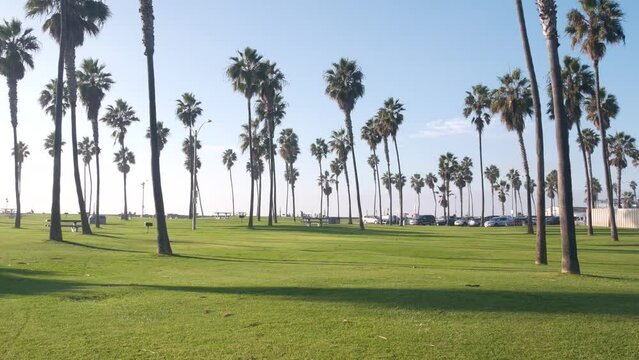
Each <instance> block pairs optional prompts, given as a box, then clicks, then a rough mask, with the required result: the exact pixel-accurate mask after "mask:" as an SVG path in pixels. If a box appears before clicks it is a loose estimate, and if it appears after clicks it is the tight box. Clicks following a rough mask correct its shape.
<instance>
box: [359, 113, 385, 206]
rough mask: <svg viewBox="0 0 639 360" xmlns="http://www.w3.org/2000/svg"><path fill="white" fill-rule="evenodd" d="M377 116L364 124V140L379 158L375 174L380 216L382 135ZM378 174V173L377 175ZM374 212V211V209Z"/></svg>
mask: <svg viewBox="0 0 639 360" xmlns="http://www.w3.org/2000/svg"><path fill="white" fill-rule="evenodd" d="M376 119H377V118H376V117H374V118H371V119H368V121H366V124H365V125H364V126H362V130H361V131H362V140H364V141H366V143H367V144H368V147H369V148H370V149H371V152H372V155H373V156H374V157H375V159H377V162H376V164H375V170H374V171H375V173H374V174H373V176H376V177H375V179H376V182H377V198H378V199H379V205H378V206H379V216H382V186H381V183H380V181H379V177H380V175H379V158H378V157H377V145H379V143H381V142H382V137H381V136H380V134H379V132H378V131H377V128H376V121H377V120H376ZM375 174H376V175H375ZM373 212H374V211H373Z"/></svg>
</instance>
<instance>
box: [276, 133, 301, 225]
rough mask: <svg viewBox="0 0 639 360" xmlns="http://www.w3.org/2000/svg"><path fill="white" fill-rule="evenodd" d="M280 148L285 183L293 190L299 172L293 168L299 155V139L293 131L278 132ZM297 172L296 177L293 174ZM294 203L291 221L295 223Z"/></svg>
mask: <svg viewBox="0 0 639 360" xmlns="http://www.w3.org/2000/svg"><path fill="white" fill-rule="evenodd" d="M277 143H278V145H279V146H280V147H279V149H280V156H282V159H284V163H285V164H286V171H285V172H284V174H285V178H286V182H287V184H288V185H289V186H290V187H291V192H292V190H293V178H295V179H297V176H299V172H297V170H296V169H294V168H293V164H294V163H295V161H297V156H298V155H299V154H300V146H299V138H298V136H297V134H296V133H295V132H293V129H291V128H286V129H283V130H282V131H281V132H280V137H279V138H278V140H277ZM296 172H297V175H295V173H296ZM286 212H287V213H288V188H287V189H286ZM295 220H296V219H295V201H293V221H295Z"/></svg>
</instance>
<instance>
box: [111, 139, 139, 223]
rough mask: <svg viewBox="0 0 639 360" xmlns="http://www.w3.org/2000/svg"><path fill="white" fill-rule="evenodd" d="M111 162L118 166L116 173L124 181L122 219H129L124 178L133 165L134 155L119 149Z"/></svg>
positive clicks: (125, 149)
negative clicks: (118, 172)
mask: <svg viewBox="0 0 639 360" xmlns="http://www.w3.org/2000/svg"><path fill="white" fill-rule="evenodd" d="M113 155H114V157H113V162H114V163H116V164H117V165H118V171H120V172H121V173H122V177H123V180H124V219H125V220H128V219H129V209H128V206H127V197H126V176H127V174H128V173H129V171H130V170H131V165H132V164H135V155H134V154H133V152H132V151H130V150H129V148H127V147H121V148H120V150H118V152H116V153H114V154H113Z"/></svg>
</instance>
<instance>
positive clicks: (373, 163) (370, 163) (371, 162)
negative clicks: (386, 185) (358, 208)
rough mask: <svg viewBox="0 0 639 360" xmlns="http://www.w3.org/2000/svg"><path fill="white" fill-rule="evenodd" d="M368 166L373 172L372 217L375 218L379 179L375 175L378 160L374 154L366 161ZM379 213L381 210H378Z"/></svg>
mask: <svg viewBox="0 0 639 360" xmlns="http://www.w3.org/2000/svg"><path fill="white" fill-rule="evenodd" d="M367 163H368V166H370V167H371V169H372V170H373V216H377V198H378V196H377V186H378V184H377V179H378V178H379V176H378V174H377V168H378V166H379V158H378V157H377V155H375V154H371V155H370V156H369V157H368V160H367ZM379 200H380V202H381V197H380V199H379ZM380 207H381V203H380ZM380 211H381V210H380Z"/></svg>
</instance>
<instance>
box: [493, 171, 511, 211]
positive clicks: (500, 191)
mask: <svg viewBox="0 0 639 360" xmlns="http://www.w3.org/2000/svg"><path fill="white" fill-rule="evenodd" d="M495 190H497V199H498V200H499V202H500V203H501V215H502V216H504V215H505V214H506V207H505V206H504V205H505V204H506V199H507V197H508V192H509V191H510V184H509V183H508V182H507V181H506V180H499V181H497V183H495Z"/></svg>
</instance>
